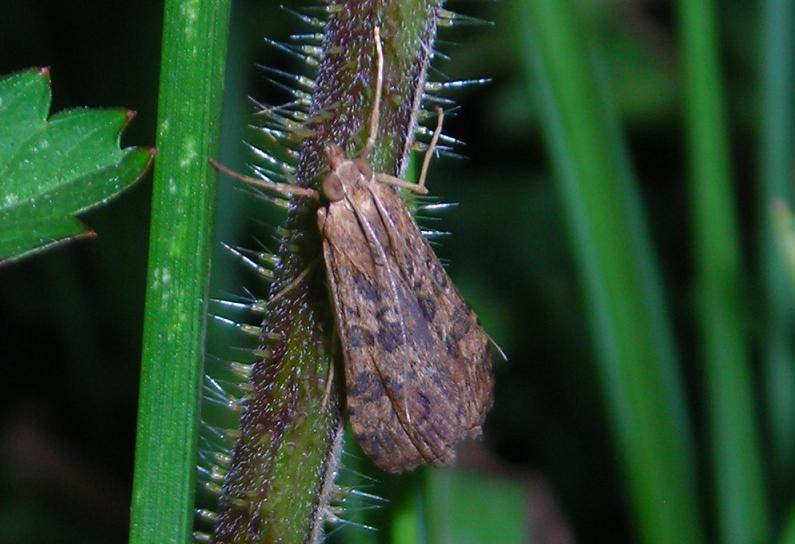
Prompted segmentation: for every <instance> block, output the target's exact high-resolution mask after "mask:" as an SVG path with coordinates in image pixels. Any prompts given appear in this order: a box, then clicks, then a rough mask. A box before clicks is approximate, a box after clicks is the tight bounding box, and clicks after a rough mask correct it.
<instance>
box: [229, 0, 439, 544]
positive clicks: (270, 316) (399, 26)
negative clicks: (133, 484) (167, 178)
mask: <svg viewBox="0 0 795 544" xmlns="http://www.w3.org/2000/svg"><path fill="white" fill-rule="evenodd" d="M439 7H440V1H439V0H382V1H373V0H370V1H361V0H347V1H343V2H339V3H337V4H334V5H333V6H331V8H330V13H331V16H330V19H329V22H328V24H327V27H326V34H325V40H324V46H323V54H322V57H321V61H320V67H319V72H318V76H317V79H316V82H315V90H314V94H313V97H312V103H311V106H310V110H309V120H308V121H307V122H306V124H305V125H304V127H302V128H301V133H303V134H306V135H308V136H307V137H306V138H305V139H304V141H303V142H302V145H301V151H300V158H299V162H298V168H297V171H296V178H297V179H298V182H299V184H300V185H302V186H305V187H315V188H316V187H317V184H318V178H319V176H320V175H321V174H322V173H323V172H324V171H327V170H328V165H327V160H326V155H325V147H326V146H327V145H330V144H336V145H338V146H341V147H342V148H343V149H345V150H346V152H347V153H348V154H349V155H350V156H353V155H355V154H357V153H358V152H359V151H360V150H361V148H362V147H363V145H364V142H365V140H366V139H367V136H368V120H369V117H370V113H371V111H372V102H373V98H374V95H375V79H376V76H375V74H376V48H375V43H374V38H373V35H374V28H375V27H376V26H378V27H379V28H380V33H381V39H382V43H383V48H384V56H385V65H384V100H383V102H382V105H381V109H380V127H381V128H380V131H379V132H380V133H379V134H378V139H377V145H376V148H375V152H374V155H373V157H372V160H371V164H372V166H373V168H374V170H375V171H378V172H385V173H388V174H392V175H401V174H402V173H403V171H404V169H405V165H406V163H407V157H408V152H409V150H410V146H411V144H412V140H413V138H412V135H413V131H414V125H415V123H416V119H417V115H418V111H419V103H420V99H421V97H422V92H423V85H424V81H425V73H426V69H427V66H428V62H429V60H430V51H431V47H432V42H433V37H434V35H435V30H436V20H437V16H438V9H439ZM317 206H318V204H317V202H316V201H313V200H311V199H305V198H300V197H297V198H294V199H293V201H292V203H291V205H290V210H289V214H288V219H287V225H286V234H285V236H284V238H283V240H282V243H281V246H280V248H279V255H278V257H279V266H278V267H277V269H276V271H275V281H274V283H273V285H272V288H271V297H272V298H273V297H274V296H275V295H277V294H279V297H278V300H276V301H275V302H274V304H272V305H271V306H269V308H268V311H267V313H266V316H265V319H264V322H263V334H262V342H263V358H262V360H260V361H259V362H257V363H256V364H255V365H254V368H253V372H252V380H253V392H252V393H251V394H250V396H249V398H248V399H247V403H246V406H245V410H244V413H243V416H242V419H241V428H240V437H239V439H238V441H237V443H236V446H235V451H234V455H233V459H232V464H231V469H230V471H229V473H228V475H227V478H226V481H225V484H224V491H223V495H222V497H221V500H220V505H219V511H218V521H217V523H216V525H215V531H214V532H215V535H214V536H215V541H216V542H228V543H238V544H240V543H255V542H256V543H276V542H279V543H284V544H291V543H303V542H307V541H309V542H313V541H316V540H317V539H318V538H319V535H320V534H321V527H322V523H323V521H324V519H326V518H327V517H328V516H327V514H328V512H329V511H328V504H329V501H331V500H333V498H334V490H335V488H334V485H333V481H332V479H333V477H334V475H335V473H336V469H337V463H338V459H337V457H338V456H339V453H340V448H339V447H338V445H339V444H340V437H341V432H342V417H341V407H342V404H343V402H342V391H343V389H342V384H341V383H340V380H338V379H336V378H334V379H333V383H331V384H329V383H328V379H329V378H332V376H337V377H338V376H341V375H342V373H341V371H339V370H337V371H333V368H334V366H335V363H338V361H337V359H338V357H339V355H338V354H339V349H338V347H337V342H338V341H337V337H336V334H335V332H334V329H333V320H332V314H331V311H330V308H329V300H328V295H327V291H326V286H325V279H324V274H323V266H322V262H321V261H322V256H321V239H320V236H319V233H318V230H317V225H316V211H317ZM309 267H312V268H311V272H310V273H309V274H308V275H306V278H305V279H303V280H302V281H299V282H296V279H297V278H298V277H299V276H300V275H301V274H302V273H304V272H305V271H306V270H307V268H309ZM329 391H330V394H327V392H329Z"/></svg>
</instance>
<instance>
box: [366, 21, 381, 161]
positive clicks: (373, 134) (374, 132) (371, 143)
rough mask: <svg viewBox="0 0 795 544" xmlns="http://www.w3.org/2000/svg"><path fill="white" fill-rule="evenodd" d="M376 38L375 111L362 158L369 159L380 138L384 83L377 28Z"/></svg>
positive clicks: (374, 31) (376, 29)
mask: <svg viewBox="0 0 795 544" xmlns="http://www.w3.org/2000/svg"><path fill="white" fill-rule="evenodd" d="M373 35H374V37H375V52H376V58H377V75H376V80H375V100H373V111H372V113H370V134H369V135H368V136H367V143H366V144H365V146H364V150H363V151H362V155H361V156H362V157H364V158H367V157H369V156H370V153H372V151H373V148H374V147H375V139H376V138H377V136H378V119H379V117H380V116H381V93H382V91H383V90H382V86H383V83H384V51H383V48H382V46H381V30H380V29H379V28H378V27H377V26H376V27H375V28H374V29H373Z"/></svg>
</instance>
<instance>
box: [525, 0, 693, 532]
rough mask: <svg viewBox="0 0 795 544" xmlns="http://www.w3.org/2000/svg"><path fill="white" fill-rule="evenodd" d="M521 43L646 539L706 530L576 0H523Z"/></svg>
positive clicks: (613, 134) (634, 198) (625, 178)
mask: <svg viewBox="0 0 795 544" xmlns="http://www.w3.org/2000/svg"><path fill="white" fill-rule="evenodd" d="M520 7H521V8H522V9H523V10H524V11H523V13H524V16H523V17H522V23H523V26H521V27H520V32H521V41H520V48H521V50H522V51H524V52H525V53H526V54H525V55H524V59H525V60H526V61H527V64H526V68H527V72H528V74H529V79H530V81H531V83H532V89H533V91H534V94H537V95H538V97H537V98H538V103H539V106H540V110H541V114H542V121H543V123H542V128H543V130H544V135H545V137H546V140H547V146H548V148H549V152H550V154H551V158H552V160H553V164H554V166H555V168H556V170H557V176H556V180H557V182H558V189H559V192H560V195H561V198H562V201H563V205H564V209H565V212H566V219H567V222H568V226H569V230H570V233H571V237H572V240H573V243H574V250H575V256H576V258H577V261H578V265H579V268H580V274H581V278H582V280H581V281H582V284H583V289H584V291H585V296H586V300H587V308H588V312H589V317H590V321H591V327H592V338H593V341H594V342H595V344H596V348H597V355H598V362H599V370H600V375H601V385H602V389H603V396H604V398H605V401H606V403H607V407H608V414H609V416H610V420H611V423H612V427H613V432H614V435H615V440H616V443H617V450H618V452H619V454H620V457H621V459H622V461H623V464H624V470H625V474H626V478H627V482H628V486H629V490H630V492H631V493H630V502H631V505H632V507H633V509H634V514H635V518H636V519H635V525H636V528H637V531H638V533H639V536H640V540H642V541H643V542H647V543H661V544H662V543H671V544H673V543H676V544H682V543H698V542H701V541H702V540H703V533H702V529H701V522H700V519H699V513H698V499H697V497H696V489H697V487H698V485H697V482H696V478H695V472H694V463H693V453H692V449H693V446H692V434H691V429H690V425H689V422H688V418H687V415H686V407H685V403H684V394H683V391H682V385H681V379H680V377H679V370H678V366H677V361H676V357H675V355H674V349H673V340H672V336H671V333H670V330H669V329H670V327H669V325H668V319H667V309H666V307H665V304H664V303H663V297H662V289H661V286H660V281H659V278H658V277H657V276H658V274H657V272H656V260H655V257H654V254H653V251H652V249H651V244H650V242H649V238H648V234H647V229H646V225H645V223H644V220H643V214H642V208H641V204H640V202H639V199H638V195H637V189H636V185H637V184H636V181H635V179H634V176H633V174H632V172H631V167H630V165H629V161H628V160H627V158H626V149H625V144H624V142H623V139H622V137H621V134H620V129H619V127H618V121H617V115H616V113H615V112H614V111H613V109H612V103H611V100H610V97H609V95H608V94H607V91H606V89H605V85H604V82H603V81H602V79H600V77H599V73H598V71H597V69H596V65H595V63H594V58H593V54H592V53H591V52H592V51H593V50H594V47H593V43H591V42H590V41H589V40H588V39H586V36H587V34H586V32H585V29H584V28H583V25H582V24H581V21H580V20H579V15H578V13H577V12H576V10H575V7H574V4H573V2H572V1H571V0H555V1H554V2H550V1H549V0H525V1H523V2H521V3H520Z"/></svg>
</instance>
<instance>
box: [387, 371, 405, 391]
mask: <svg viewBox="0 0 795 544" xmlns="http://www.w3.org/2000/svg"><path fill="white" fill-rule="evenodd" d="M384 379H385V381H386V388H387V391H389V392H390V393H400V392H401V391H402V390H403V384H402V383H401V382H399V381H397V380H396V379H395V378H393V377H391V376H389V375H387V376H384Z"/></svg>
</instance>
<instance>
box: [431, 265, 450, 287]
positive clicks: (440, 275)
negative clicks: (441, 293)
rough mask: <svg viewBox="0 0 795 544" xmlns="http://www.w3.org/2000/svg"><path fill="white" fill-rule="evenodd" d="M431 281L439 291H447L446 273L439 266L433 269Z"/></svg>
mask: <svg viewBox="0 0 795 544" xmlns="http://www.w3.org/2000/svg"><path fill="white" fill-rule="evenodd" d="M433 281H434V283H436V285H438V286H439V287H440V288H441V289H447V272H445V271H444V269H443V268H442V267H441V265H437V266H434V267H433Z"/></svg>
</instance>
